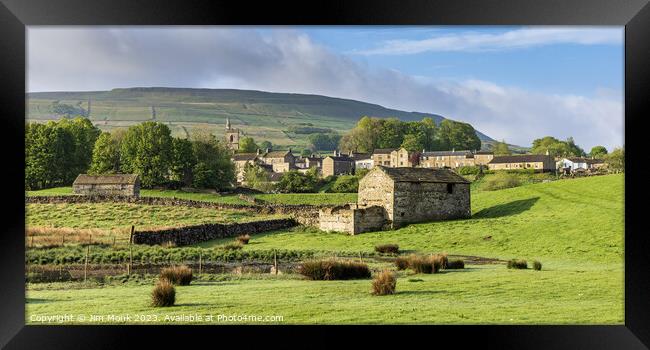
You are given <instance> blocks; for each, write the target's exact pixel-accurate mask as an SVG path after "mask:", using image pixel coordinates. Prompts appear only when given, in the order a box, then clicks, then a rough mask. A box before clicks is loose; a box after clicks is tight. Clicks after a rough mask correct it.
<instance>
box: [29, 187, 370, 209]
mask: <svg viewBox="0 0 650 350" xmlns="http://www.w3.org/2000/svg"><path fill="white" fill-rule="evenodd" d="M72 194H73V193H72V187H56V188H48V189H45V190H38V191H28V192H27V195H28V196H54V195H57V196H60V195H72ZM140 196H142V197H176V198H181V199H191V200H196V201H205V202H215V203H226V204H242V205H250V203H249V202H246V201H244V200H241V199H239V197H238V196H237V195H236V194H229V195H218V194H212V193H191V192H183V191H177V190H146V189H143V190H140ZM252 196H253V197H255V198H258V199H261V200H264V201H267V202H269V203H273V204H293V205H296V204H310V205H320V204H324V205H330V204H345V203H351V202H356V201H357V194H356V193H277V194H255V195H252Z"/></svg>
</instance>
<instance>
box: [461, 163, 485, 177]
mask: <svg viewBox="0 0 650 350" xmlns="http://www.w3.org/2000/svg"><path fill="white" fill-rule="evenodd" d="M456 172H457V173H458V174H460V175H478V174H479V173H480V172H481V167H479V166H476V165H468V166H461V167H459V168H458V169H456Z"/></svg>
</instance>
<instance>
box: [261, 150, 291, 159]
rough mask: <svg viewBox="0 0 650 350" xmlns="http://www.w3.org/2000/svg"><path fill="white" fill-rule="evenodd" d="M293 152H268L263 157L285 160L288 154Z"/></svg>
mask: <svg viewBox="0 0 650 350" xmlns="http://www.w3.org/2000/svg"><path fill="white" fill-rule="evenodd" d="M290 153H291V151H271V152H266V153H264V155H263V156H262V157H264V158H284V156H286V155H287V154H290Z"/></svg>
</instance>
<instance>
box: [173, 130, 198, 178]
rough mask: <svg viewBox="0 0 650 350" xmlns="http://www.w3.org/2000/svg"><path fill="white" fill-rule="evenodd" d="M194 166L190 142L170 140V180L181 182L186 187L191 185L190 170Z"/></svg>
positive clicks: (176, 139) (194, 160)
mask: <svg viewBox="0 0 650 350" xmlns="http://www.w3.org/2000/svg"><path fill="white" fill-rule="evenodd" d="M195 165H196V158H195V157H194V149H193V148H192V142H190V140H187V139H181V138H174V139H172V157H171V165H170V169H169V170H170V171H171V178H172V180H174V181H180V182H183V183H184V184H185V185H186V186H190V185H191V184H192V169H193V168H194V166H195Z"/></svg>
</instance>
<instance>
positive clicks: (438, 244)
mask: <svg viewBox="0 0 650 350" xmlns="http://www.w3.org/2000/svg"><path fill="white" fill-rule="evenodd" d="M623 180H624V178H623V175H608V176H599V177H590V178H582V179H574V180H563V181H555V182H551V183H540V184H532V185H525V186H521V187H517V188H512V189H506V190H499V191H490V192H482V191H476V192H473V193H472V212H473V217H472V218H471V219H467V220H455V221H445V222H435V223H425V224H416V225H410V226H408V227H405V228H402V229H399V230H395V231H385V232H374V233H364V234H360V235H357V236H346V235H342V234H336V233H324V232H320V231H318V230H313V229H294V230H287V231H280V232H273V233H264V234H258V235H253V237H252V239H251V244H249V245H247V246H245V247H244V250H245V251H246V250H269V249H285V250H291V249H295V250H310V249H313V250H319V251H328V250H329V251H332V252H359V251H365V252H369V251H371V250H372V249H373V247H374V245H375V244H379V243H397V244H399V245H400V248H401V249H402V250H405V251H407V252H408V251H417V252H422V253H432V252H441V251H446V252H447V253H449V254H466V255H475V256H485V257H496V258H501V259H510V258H524V259H528V260H529V262H530V261H532V260H533V259H537V260H540V261H541V262H542V263H543V269H542V271H533V270H531V269H528V270H508V269H506V267H505V266H504V265H503V264H492V265H467V267H468V268H467V269H465V270H457V271H447V272H445V273H441V274H434V275H422V274H420V275H410V274H409V275H407V273H405V272H400V278H399V279H398V283H397V291H398V292H397V294H395V295H392V296H382V297H375V296H371V295H370V293H369V292H370V280H358V281H307V280H302V279H299V278H297V276H294V275H289V274H287V275H280V276H278V277H275V276H268V275H267V276H266V277H263V278H262V277H256V276H245V275H244V276H241V278H240V279H238V278H236V277H235V278H233V279H229V280H226V281H221V282H215V281H204V280H199V281H195V282H194V284H193V285H191V286H188V287H178V288H177V306H174V307H171V308H166V309H154V308H151V307H149V306H148V302H149V293H150V291H151V284H146V285H134V284H128V283H127V284H124V285H90V286H84V285H81V284H78V283H77V284H75V283H69V284H66V285H63V286H56V285H49V286H38V285H30V286H29V287H28V290H27V298H28V300H27V304H26V305H27V321H28V322H29V323H32V324H33V323H36V322H35V321H33V322H30V318H29V317H30V316H36V315H56V314H64V313H74V314H84V313H86V314H99V315H108V314H114V315H121V314H130V315H136V314H147V315H151V314H155V315H158V316H159V317H161V318H164V316H165V315H183V314H185V315H188V314H200V315H209V314H212V315H215V317H216V315H219V314H226V315H232V314H236V315H243V314H254V315H281V316H283V317H284V321H283V322H282V323H298V324H302V323H309V324H312V323H371V324H372V323H430V324H431V323H432V324H622V323H623V320H624V296H623V290H624V289H623V285H624V284H623V282H624V272H623V253H624V250H623V235H624V231H623V223H624V216H623V203H624V202H623V197H624V193H623ZM346 199H347V198H346ZM283 200H285V201H286V200H288V199H286V198H285V199H283ZM223 242H224V241H223V240H216V241H213V242H208V243H204V244H202V246H204V247H210V246H213V245H216V244H220V243H223ZM165 322H166V321H165V320H164V319H159V320H158V322H157V323H165ZM110 323H115V322H114V321H113V322H110ZM131 323H133V320H132V321H131ZM207 323H211V322H207ZM213 323H218V322H216V321H215V322H213Z"/></svg>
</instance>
